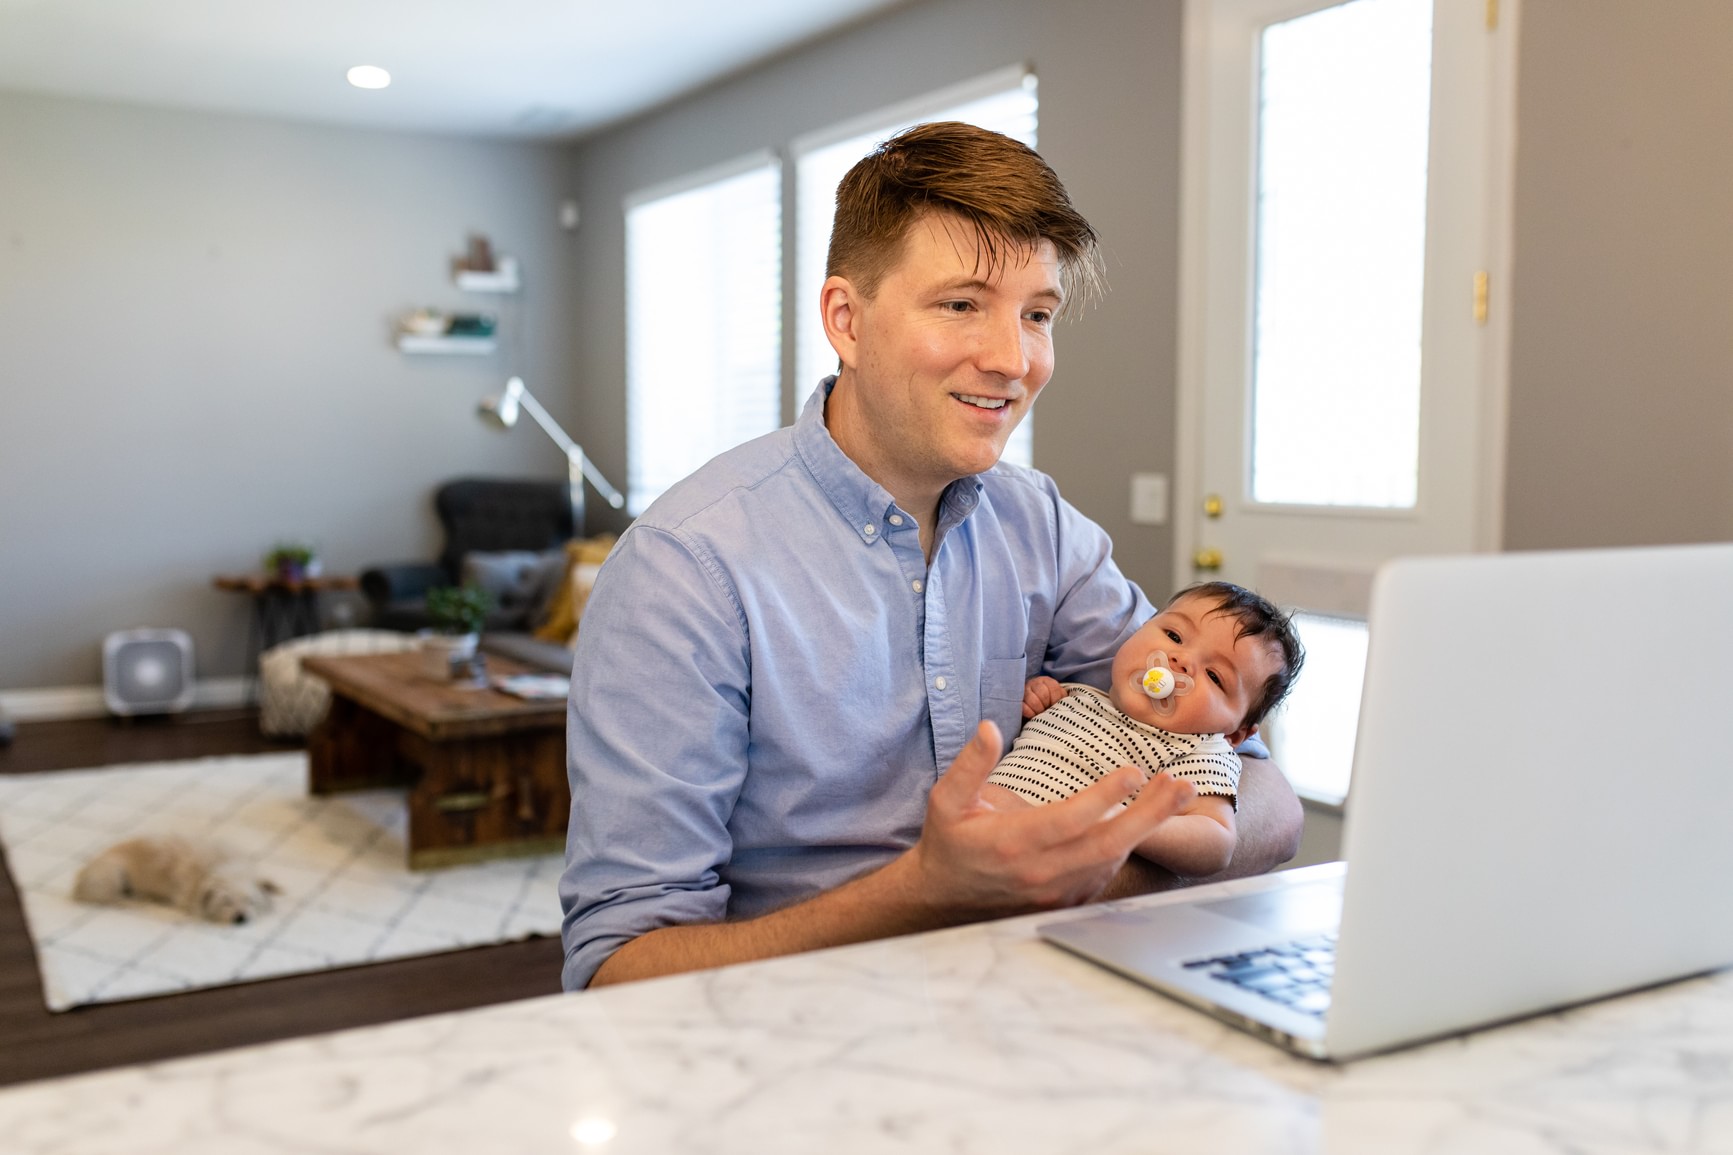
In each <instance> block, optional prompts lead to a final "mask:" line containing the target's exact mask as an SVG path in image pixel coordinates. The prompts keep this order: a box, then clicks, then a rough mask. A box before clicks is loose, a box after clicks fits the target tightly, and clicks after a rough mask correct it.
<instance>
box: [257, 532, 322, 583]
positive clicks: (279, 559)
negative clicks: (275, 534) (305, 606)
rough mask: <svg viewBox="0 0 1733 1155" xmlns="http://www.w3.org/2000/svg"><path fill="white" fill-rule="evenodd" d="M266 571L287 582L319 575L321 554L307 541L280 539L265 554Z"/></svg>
mask: <svg viewBox="0 0 1733 1155" xmlns="http://www.w3.org/2000/svg"><path fill="white" fill-rule="evenodd" d="M265 572H266V573H270V574H275V575H276V576H277V577H280V578H282V579H283V580H284V581H286V582H298V581H301V580H302V579H304V578H310V577H318V576H319V554H318V552H317V551H315V550H314V549H313V547H312V546H310V545H308V544H306V543H305V542H298V541H280V542H278V543H277V544H276V545H274V546H272V547H271V548H270V550H269V551H267V552H266V554H265Z"/></svg>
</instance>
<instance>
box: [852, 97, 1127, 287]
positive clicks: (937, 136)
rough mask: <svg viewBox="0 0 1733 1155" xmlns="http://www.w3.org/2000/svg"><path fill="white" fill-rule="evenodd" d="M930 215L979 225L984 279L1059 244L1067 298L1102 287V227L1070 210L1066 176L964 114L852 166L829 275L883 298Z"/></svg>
mask: <svg viewBox="0 0 1733 1155" xmlns="http://www.w3.org/2000/svg"><path fill="white" fill-rule="evenodd" d="M929 213H949V214H951V215H953V216H956V217H958V218H960V219H961V220H962V221H963V222H964V223H965V224H966V225H968V226H970V227H972V228H973V229H974V230H975V237H976V240H977V242H978V243H979V245H980V249H979V252H980V253H981V254H982V256H983V257H984V258H985V261H986V266H987V267H986V269H985V270H984V271H983V276H986V277H991V276H992V275H993V273H994V272H995V271H997V270H998V269H1000V268H1002V267H1003V265H1004V263H1005V261H1006V259H1007V257H1008V256H1009V255H1010V253H1011V251H1012V250H1016V249H1020V248H1034V247H1035V246H1036V245H1039V244H1040V243H1041V242H1042V241H1051V242H1053V248H1054V249H1055V251H1056V252H1057V254H1058V256H1059V268H1060V278H1061V285H1060V287H1061V289H1062V290H1063V291H1064V293H1065V298H1066V301H1067V302H1070V301H1071V300H1072V299H1073V297H1075V298H1076V299H1077V300H1078V302H1079V303H1081V302H1083V301H1087V300H1090V299H1093V298H1094V297H1095V296H1097V295H1099V293H1100V291H1101V285H1102V272H1101V252H1100V248H1099V244H1098V241H1097V238H1096V235H1095V229H1094V228H1092V227H1091V226H1090V224H1089V222H1088V221H1086V220H1084V219H1083V214H1081V213H1079V212H1078V211H1077V210H1076V209H1074V208H1072V207H1071V198H1070V197H1069V196H1068V195H1066V192H1065V186H1064V185H1062V184H1060V183H1059V176H1058V174H1056V173H1055V172H1054V171H1053V170H1052V168H1050V167H1049V166H1048V164H1047V162H1046V161H1044V160H1042V159H1041V157H1040V156H1039V155H1038V154H1037V153H1036V152H1035V150H1034V149H1032V148H1030V147H1029V146H1028V145H1025V144H1023V143H1021V142H1020V141H1015V140H1012V139H1011V138H1010V137H1008V136H1004V135H1001V134H1000V133H997V132H989V131H988V130H986V129H984V128H977V127H975V126H974V125H972V124H964V123H962V122H960V121H955V120H945V121H937V122H935V123H932V124H917V125H915V126H914V127H913V128H910V129H905V130H904V131H902V132H899V133H898V134H897V135H895V136H893V137H891V138H890V139H889V140H887V141H885V142H884V143H883V144H881V145H879V146H878V147H877V148H875V149H874V150H873V151H872V152H871V153H869V154H868V155H867V156H865V157H863V158H862V159H861V160H860V161H859V162H858V163H856V165H855V166H854V167H853V168H851V169H849V170H848V175H846V176H844V177H843V178H842V183H841V184H839V185H837V187H836V218H835V220H834V222H833V223H832V226H831V233H830V255H829V258H828V260H827V261H826V262H825V270H824V271H825V275H826V276H833V277H835V276H841V277H847V278H848V279H849V280H851V281H853V282H854V284H855V286H856V287H857V288H858V289H860V291H861V292H862V293H864V294H866V295H867V296H868V297H869V298H870V297H872V296H874V295H875V294H877V292H878V289H879V284H880V282H881V281H882V280H883V279H884V277H885V274H886V273H888V272H890V270H891V268H892V267H893V266H895V264H896V263H897V261H898V259H899V258H900V257H901V256H902V251H903V241H904V238H905V237H907V235H908V232H909V228H910V227H911V226H912V225H913V224H914V223H915V222H916V221H917V220H920V219H921V218H922V217H923V216H925V215H927V214H929Z"/></svg>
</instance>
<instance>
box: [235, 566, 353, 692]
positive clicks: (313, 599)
mask: <svg viewBox="0 0 1733 1155" xmlns="http://www.w3.org/2000/svg"><path fill="white" fill-rule="evenodd" d="M211 584H212V585H213V586H215V587H216V588H218V589H220V590H232V591H234V592H237V593H244V594H250V595H252V599H253V616H252V624H251V628H250V629H249V630H248V634H247V669H248V670H254V669H256V668H257V666H258V661H259V655H260V654H262V653H264V652H265V651H266V650H268V649H270V648H271V647H272V646H275V645H277V644H278V643H279V642H286V641H288V640H289V639H290V638H298V637H301V636H303V635H305V634H316V633H318V632H319V595H320V594H322V593H325V592H327V591H330V590H353V589H359V588H360V586H361V582H360V580H359V579H358V578H354V577H350V576H347V575H343V576H332V577H325V576H320V577H302V578H285V577H281V576H279V575H277V574H272V573H249V574H218V575H217V576H216V577H214V578H212V579H211Z"/></svg>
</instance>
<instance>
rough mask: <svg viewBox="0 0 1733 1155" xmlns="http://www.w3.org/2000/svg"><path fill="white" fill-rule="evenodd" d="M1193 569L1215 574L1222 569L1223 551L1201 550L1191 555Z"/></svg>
mask: <svg viewBox="0 0 1733 1155" xmlns="http://www.w3.org/2000/svg"><path fill="white" fill-rule="evenodd" d="M1191 565H1192V568H1193V569H1196V570H1202V571H1204V572H1206V573H1214V572H1215V571H1216V570H1219V569H1221V568H1222V551H1221V550H1219V549H1200V550H1198V551H1197V552H1196V553H1194V554H1192V555H1191Z"/></svg>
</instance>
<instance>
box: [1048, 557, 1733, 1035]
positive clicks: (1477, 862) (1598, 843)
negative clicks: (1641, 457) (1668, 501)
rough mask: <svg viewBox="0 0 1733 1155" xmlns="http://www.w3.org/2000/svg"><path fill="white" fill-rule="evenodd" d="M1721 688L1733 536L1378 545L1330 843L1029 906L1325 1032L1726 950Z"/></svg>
mask: <svg viewBox="0 0 1733 1155" xmlns="http://www.w3.org/2000/svg"><path fill="white" fill-rule="evenodd" d="M1301 676H1302V677H1303V676H1304V674H1302V675H1301ZM1730 711H1733V544H1716V545H1690V546H1665V547H1656V548H1640V549H1620V550H1589V551H1568V552H1543V553H1512V554H1492V555H1475V556H1465V557H1446V558H1409V559H1403V560H1400V561H1396V562H1393V563H1391V564H1389V565H1387V566H1385V567H1384V568H1383V569H1381V570H1380V571H1379V573H1378V576H1377V578H1376V580H1375V581H1374V584H1373V594H1372V608H1371V617H1370V645H1369V649H1368V654H1367V661H1366V679H1365V692H1364V695H1363V697H1362V699H1361V706H1360V721H1359V729H1358V732H1357V734H1356V739H1355V747H1354V763H1353V777H1352V785H1351V793H1350V796H1349V800H1348V806H1347V819H1346V824H1345V827H1344V831H1343V844H1342V849H1343V857H1344V858H1345V859H1346V864H1342V863H1336V864H1331V865H1328V866H1320V867H1312V868H1307V869H1302V870H1295V871H1290V872H1286V873H1284V874H1280V875H1276V876H1272V878H1271V880H1270V881H1271V882H1272V884H1273V888H1272V889H1270V890H1268V891H1265V892H1261V893H1255V894H1244V895H1239V896H1230V897H1223V896H1221V895H1220V894H1219V891H1220V889H1221V888H1218V887H1204V888H1200V889H1199V890H1198V891H1196V892H1193V893H1191V894H1190V895H1188V896H1187V897H1186V898H1185V899H1184V900H1181V901H1178V902H1176V903H1173V904H1171V905H1163V906H1154V907H1145V908H1141V909H1132V910H1103V911H1099V912H1096V913H1094V914H1086V915H1083V916H1081V917H1076V918H1072V919H1069V920H1067V921H1063V922H1052V923H1048V924H1045V925H1043V926H1041V927H1040V928H1039V933H1040V935H1041V937H1043V938H1045V939H1046V940H1048V941H1049V942H1052V943H1055V944H1057V945H1058V946H1061V947H1064V948H1065V949H1066V950H1069V951H1073V952H1075V953H1077V954H1079V955H1082V956H1083V957H1085V958H1088V959H1091V960H1093V961H1094V962H1097V963H1100V964H1101V965H1103V966H1106V967H1110V968H1112V969H1113V970H1115V971H1117V972H1119V973H1120V974H1122V975H1126V976H1128V977H1130V978H1133V979H1135V980H1137V981H1138V982H1141V983H1145V984H1147V985H1149V986H1151V987H1154V988H1155V989H1156V990H1158V991H1160V992H1162V993H1163V994H1167V995H1170V996H1172V997H1174V998H1177V999H1180V1000H1181V1001H1183V1002H1186V1003H1189V1004H1191V1005H1193V1006H1196V1007H1199V1008H1202V1009H1204V1010H1207V1011H1208V1012H1210V1013H1211V1014H1214V1015H1216V1016H1218V1017H1219V1018H1222V1019H1224V1020H1225V1021H1227V1022H1229V1023H1232V1024H1234V1025H1236V1026H1239V1027H1241V1028H1244V1029H1246V1030H1248V1031H1250V1032H1252V1033H1253V1034H1256V1035H1258V1036H1259V1037H1261V1038H1264V1039H1267V1040H1269V1041H1271V1042H1274V1043H1276V1044H1277V1045H1280V1046H1282V1047H1285V1048H1288V1049H1290V1050H1293V1051H1295V1052H1298V1053H1300V1054H1304V1055H1309V1056H1312V1057H1315V1058H1326V1059H1332V1060H1343V1059H1351V1058H1356V1057H1358V1056H1361V1055H1366V1054H1371V1053H1374V1052H1378V1051H1385V1050H1391V1049H1394V1048H1397V1047H1402V1046H1407V1045H1409V1044H1411V1043H1416V1042H1420V1041H1422V1040H1426V1039H1433V1038H1438V1037H1440V1036H1444V1035H1449V1034H1455V1033H1458V1032H1461V1031H1465V1030H1468V1029H1471V1028H1474V1027H1480V1026H1484V1025H1487V1024H1491V1023H1498V1022H1503V1021H1507V1020H1511V1019H1517V1018H1521V1017H1524V1016H1527V1015H1532V1014H1538V1013H1541V1012H1544V1011H1550V1010H1555V1009H1557V1008H1560V1007H1565V1006H1569V1005H1572V1004H1575V1003H1581V1002H1586V1001H1589V1000H1592V999H1598V998H1602V997H1605V996H1608V995H1612V994H1617V993H1619V992H1623V991H1630V990H1634V989H1636V988H1639V987H1645V986H1650V985H1654V984H1657V983H1662V982H1666V981H1669V980H1672V979H1677V978H1681V977H1684V976H1686V975H1692V974H1697V973H1701V972H1704V971H1710V970H1714V969H1717V968H1720V967H1723V966H1727V965H1728V964H1733V918H1728V917H1727V916H1726V902H1725V898H1724V894H1723V888H1724V887H1725V885H1726V880H1727V879H1728V878H1733V838H1729V837H1728V836H1727V828H1728V822H1729V816H1730V815H1733V753H1730V752H1729V735H1728V734H1727V732H1726V724H1725V723H1726V719H1727V718H1728V716H1729V713H1730ZM1212 892H1216V893H1213V894H1212ZM1320 980H1322V981H1321V982H1320Z"/></svg>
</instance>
